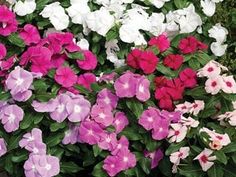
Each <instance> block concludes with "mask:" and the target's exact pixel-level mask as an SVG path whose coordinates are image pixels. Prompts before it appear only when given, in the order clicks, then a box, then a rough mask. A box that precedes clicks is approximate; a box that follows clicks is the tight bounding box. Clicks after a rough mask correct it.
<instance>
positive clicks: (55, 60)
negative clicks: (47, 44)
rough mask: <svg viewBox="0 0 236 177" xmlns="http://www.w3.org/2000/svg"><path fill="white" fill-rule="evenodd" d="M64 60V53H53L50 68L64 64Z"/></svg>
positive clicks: (65, 57)
mask: <svg viewBox="0 0 236 177" xmlns="http://www.w3.org/2000/svg"><path fill="white" fill-rule="evenodd" d="M66 60H67V56H66V54H53V55H52V58H51V66H52V68H59V67H61V66H62V65H63V64H64V62H65V61H66Z"/></svg>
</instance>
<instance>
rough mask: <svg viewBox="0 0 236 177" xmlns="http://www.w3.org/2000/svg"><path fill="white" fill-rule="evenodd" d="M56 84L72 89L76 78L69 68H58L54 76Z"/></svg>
mask: <svg viewBox="0 0 236 177" xmlns="http://www.w3.org/2000/svg"><path fill="white" fill-rule="evenodd" d="M54 78H55V80H56V82H57V83H58V84H60V85H62V86H63V87H66V88H68V87H72V86H73V85H74V84H75V83H76V82H77V76H76V74H75V73H74V71H73V70H72V69H71V68H70V67H63V66H62V67H59V68H58V69H57V70H56V74H55V76H54Z"/></svg>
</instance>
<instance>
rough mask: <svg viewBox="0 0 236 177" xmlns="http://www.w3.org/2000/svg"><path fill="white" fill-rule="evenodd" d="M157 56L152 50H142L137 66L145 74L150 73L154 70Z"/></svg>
mask: <svg viewBox="0 0 236 177" xmlns="http://www.w3.org/2000/svg"><path fill="white" fill-rule="evenodd" d="M158 60H159V59H158V58H157V56H156V55H155V54H154V53H153V52H152V51H144V52H142V54H141V57H140V60H139V66H140V68H141V69H142V70H143V72H144V73H145V74H151V73H153V72H154V71H155V70H156V66H157V63H158Z"/></svg>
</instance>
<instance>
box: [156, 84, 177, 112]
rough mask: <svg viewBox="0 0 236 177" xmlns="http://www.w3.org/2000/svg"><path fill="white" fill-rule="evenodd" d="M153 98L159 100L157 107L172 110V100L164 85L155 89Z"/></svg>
mask: <svg viewBox="0 0 236 177" xmlns="http://www.w3.org/2000/svg"><path fill="white" fill-rule="evenodd" d="M155 98H156V99H157V100H159V107H160V108H161V109H166V110H173V102H172V100H171V97H170V95H169V94H168V93H167V91H166V88H165V87H162V88H158V89H156V91H155Z"/></svg>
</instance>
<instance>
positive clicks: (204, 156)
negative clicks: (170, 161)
mask: <svg viewBox="0 0 236 177" xmlns="http://www.w3.org/2000/svg"><path fill="white" fill-rule="evenodd" d="M212 153H213V151H212V150H210V149H207V148H205V149H204V150H203V151H202V152H201V153H200V154H199V155H198V156H197V157H195V158H194V160H198V161H199V163H200V165H201V167H202V170H203V171H207V170H208V169H209V168H211V167H212V165H214V162H212V161H214V160H216V156H210V155H211V154H212Z"/></svg>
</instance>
